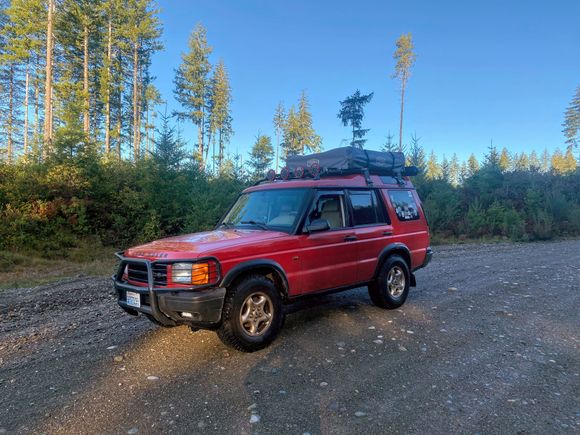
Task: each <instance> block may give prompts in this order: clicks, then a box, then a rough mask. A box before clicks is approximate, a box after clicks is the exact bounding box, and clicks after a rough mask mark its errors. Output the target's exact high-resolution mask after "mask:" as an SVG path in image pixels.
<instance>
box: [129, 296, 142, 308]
mask: <svg viewBox="0 0 580 435" xmlns="http://www.w3.org/2000/svg"><path fill="white" fill-rule="evenodd" d="M127 305H130V306H131V307H135V308H141V298H140V295H139V293H135V292H127Z"/></svg>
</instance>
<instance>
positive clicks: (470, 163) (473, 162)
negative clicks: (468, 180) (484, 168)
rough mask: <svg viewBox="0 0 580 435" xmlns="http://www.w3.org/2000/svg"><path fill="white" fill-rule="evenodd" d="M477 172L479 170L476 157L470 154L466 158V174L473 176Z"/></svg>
mask: <svg viewBox="0 0 580 435" xmlns="http://www.w3.org/2000/svg"><path fill="white" fill-rule="evenodd" d="M477 172H479V162H478V161H477V158H476V157H475V156H474V155H473V154H471V155H470V156H469V159H468V160H467V175H468V177H473V176H474V175H475V174H477Z"/></svg>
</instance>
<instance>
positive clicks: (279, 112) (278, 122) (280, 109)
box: [272, 101, 286, 173]
mask: <svg viewBox="0 0 580 435" xmlns="http://www.w3.org/2000/svg"><path fill="white" fill-rule="evenodd" d="M272 122H273V123H274V132H275V133H276V173H278V168H279V164H280V135H281V134H282V133H283V132H284V128H285V125H286V109H285V108H284V104H283V103H282V102H281V101H280V102H279V103H278V106H276V110H275V111H274V119H273V121H272Z"/></svg>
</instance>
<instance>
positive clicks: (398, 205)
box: [389, 190, 419, 221]
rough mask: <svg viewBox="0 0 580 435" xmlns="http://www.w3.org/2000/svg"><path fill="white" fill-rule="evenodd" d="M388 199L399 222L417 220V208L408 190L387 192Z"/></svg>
mask: <svg viewBox="0 0 580 435" xmlns="http://www.w3.org/2000/svg"><path fill="white" fill-rule="evenodd" d="M389 197H390V198H391V203H392V204H393V208H394V209H395V213H397V217H398V218H399V220H400V221H414V220H417V219H419V207H418V206H417V202H416V201H415V198H414V197H413V193H412V192H411V191H410V190H389Z"/></svg>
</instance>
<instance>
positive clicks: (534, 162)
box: [530, 150, 542, 172]
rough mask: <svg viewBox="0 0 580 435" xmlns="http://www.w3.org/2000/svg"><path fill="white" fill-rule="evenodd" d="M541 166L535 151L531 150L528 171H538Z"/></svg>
mask: <svg viewBox="0 0 580 435" xmlns="http://www.w3.org/2000/svg"><path fill="white" fill-rule="evenodd" d="M541 167H542V164H541V163H540V159H539V158H538V153H536V151H535V150H533V151H532V152H531V153H530V171H533V172H538V171H539V170H540V169H541Z"/></svg>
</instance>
